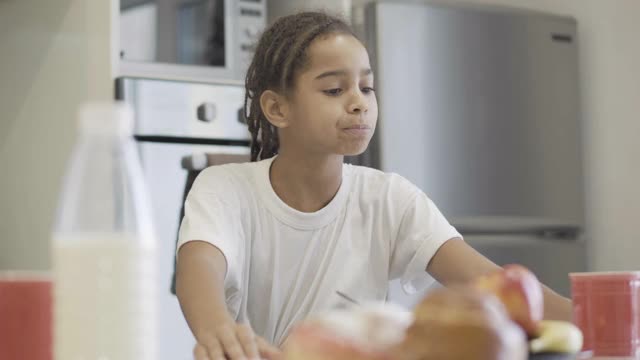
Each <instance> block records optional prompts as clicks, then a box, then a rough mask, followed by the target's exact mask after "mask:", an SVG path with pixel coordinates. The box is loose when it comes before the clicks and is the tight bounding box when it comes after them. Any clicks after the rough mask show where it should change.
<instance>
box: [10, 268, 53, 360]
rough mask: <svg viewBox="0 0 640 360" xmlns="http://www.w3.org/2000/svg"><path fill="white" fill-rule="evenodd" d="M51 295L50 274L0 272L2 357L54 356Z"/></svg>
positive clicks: (47, 359) (33, 359)
mask: <svg viewBox="0 0 640 360" xmlns="http://www.w3.org/2000/svg"><path fill="white" fill-rule="evenodd" d="M51 299H52V281H51V277H50V276H49V275H46V274H36V273H26V272H0V359H3V360H4V359H7V360H8V359H25V360H27V359H28V360H51V359H52V358H53V346H52V341H53V338H52V313H53V309H52V301H51Z"/></svg>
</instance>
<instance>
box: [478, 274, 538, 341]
mask: <svg viewBox="0 0 640 360" xmlns="http://www.w3.org/2000/svg"><path fill="white" fill-rule="evenodd" d="M474 285H475V287H476V288H478V289H480V290H483V291H487V292H489V293H492V294H494V295H495V296H496V297H498V299H500V301H502V303H503V304H504V306H505V308H506V309H507V312H508V314H509V316H510V317H511V319H512V320H513V321H515V322H516V323H517V324H518V325H520V326H521V327H522V328H523V329H524V331H525V332H526V333H527V334H528V335H530V336H535V335H536V334H537V332H538V327H539V324H540V320H542V316H543V313H544V301H543V295H542V285H541V284H540V282H539V281H538V279H537V278H536V276H535V275H534V274H533V273H532V272H531V271H530V270H529V269H527V268H526V267H524V266H522V265H516V264H511V265H505V266H504V267H503V269H502V270H499V271H496V272H493V273H490V274H487V275H484V276H481V277H480V278H478V279H477V280H476V281H475V283H474Z"/></svg>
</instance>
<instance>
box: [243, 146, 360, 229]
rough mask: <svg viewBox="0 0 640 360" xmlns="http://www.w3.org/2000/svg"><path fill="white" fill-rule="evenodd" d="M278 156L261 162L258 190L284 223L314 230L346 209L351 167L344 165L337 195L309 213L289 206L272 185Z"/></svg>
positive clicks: (267, 204)
mask: <svg viewBox="0 0 640 360" xmlns="http://www.w3.org/2000/svg"><path fill="white" fill-rule="evenodd" d="M275 158H276V156H274V157H272V158H269V159H266V160H262V161H260V162H259V165H260V166H258V168H257V170H258V174H257V177H256V178H257V180H258V181H257V188H258V189H259V192H260V195H261V196H262V198H263V200H264V202H265V204H266V206H267V207H268V208H269V210H270V211H271V212H272V213H273V215H274V216H276V217H277V218H278V219H279V220H280V221H282V222H283V223H285V224H287V225H289V226H291V227H293V228H296V229H301V230H313V229H318V228H321V227H324V226H326V225H328V224H329V223H331V222H332V221H333V220H334V219H335V218H336V217H337V216H338V214H339V213H340V210H341V209H342V208H343V207H344V205H345V203H346V201H347V197H348V195H349V190H350V188H351V176H350V175H351V174H350V167H349V166H347V165H346V164H343V165H342V183H341V184H340V188H339V189H338V192H337V193H336V195H335V196H334V197H333V199H331V201H330V202H329V203H328V204H327V205H325V207H323V208H322V209H320V210H318V211H315V212H311V213H307V212H302V211H299V210H296V209H294V208H292V207H291V206H289V205H287V204H286V203H285V202H284V201H282V199H280V197H279V196H278V194H276V192H275V190H274V189H273V186H272V185H271V178H270V176H269V171H270V169H271V164H272V163H273V160H274V159H275Z"/></svg>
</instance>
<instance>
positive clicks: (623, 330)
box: [569, 271, 640, 359]
mask: <svg viewBox="0 0 640 360" xmlns="http://www.w3.org/2000/svg"><path fill="white" fill-rule="evenodd" d="M569 277H570V279H571V294H572V295H571V296H572V301H573V318H574V322H575V323H576V325H577V326H578V327H579V328H580V330H582V333H583V335H584V346H583V350H585V351H593V355H594V356H595V357H621V358H627V359H629V358H630V359H640V271H619V272H584V273H571V274H569Z"/></svg>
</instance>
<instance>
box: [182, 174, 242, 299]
mask: <svg viewBox="0 0 640 360" xmlns="http://www.w3.org/2000/svg"><path fill="white" fill-rule="evenodd" d="M208 170H209V169H208ZM208 170H205V171H203V172H202V173H201V174H200V175H199V176H198V178H197V179H196V181H195V182H194V184H193V187H192V188H191V190H190V191H189V194H188V195H187V199H186V201H185V205H184V217H183V219H182V223H181V225H180V231H179V235H178V246H177V249H178V250H177V251H179V250H180V247H181V246H182V245H184V244H186V243H187V242H190V241H196V240H200V241H205V242H208V243H210V244H212V245H214V246H215V247H217V248H218V249H220V251H221V252H222V254H223V255H224V257H225V259H226V261H227V273H226V277H225V290H226V293H227V300H229V297H230V296H231V297H235V296H236V295H237V291H238V290H239V289H241V287H240V285H241V284H240V282H241V279H242V273H243V266H244V263H245V238H244V235H243V231H242V224H241V221H240V218H241V216H240V213H239V209H240V208H241V204H239V196H238V194H237V192H238V189H236V188H235V186H234V185H233V182H231V181H229V180H228V179H226V178H225V177H224V176H223V175H224V174H220V173H218V172H212V171H208Z"/></svg>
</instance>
